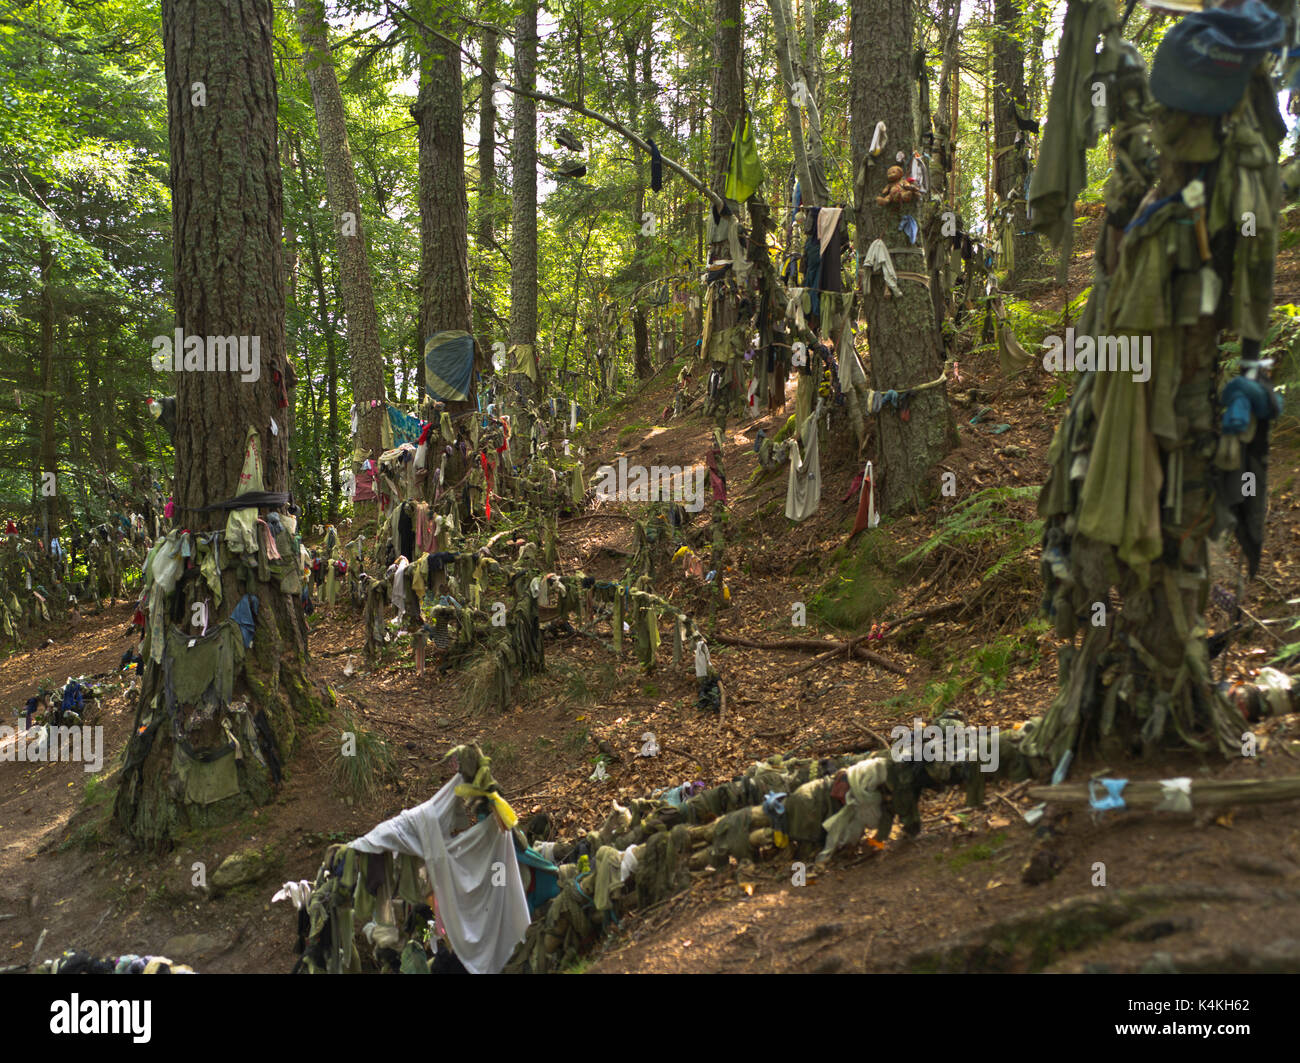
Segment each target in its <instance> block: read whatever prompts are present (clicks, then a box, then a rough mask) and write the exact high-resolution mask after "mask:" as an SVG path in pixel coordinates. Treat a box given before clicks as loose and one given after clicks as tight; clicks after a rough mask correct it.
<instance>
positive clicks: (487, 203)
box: [473, 29, 498, 360]
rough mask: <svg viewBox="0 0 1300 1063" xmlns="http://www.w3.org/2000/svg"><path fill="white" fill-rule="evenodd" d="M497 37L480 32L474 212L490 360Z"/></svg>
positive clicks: (481, 334) (478, 317)
mask: <svg viewBox="0 0 1300 1063" xmlns="http://www.w3.org/2000/svg"><path fill="white" fill-rule="evenodd" d="M497 48H498V42H497V35H496V31H495V30H488V29H485V30H484V31H483V47H482V55H483V62H482V67H483V73H482V76H481V77H480V78H479V101H478V108H479V109H478V207H477V210H476V218H475V221H476V222H477V226H476V227H477V233H476V238H475V242H476V245H477V246H476V248H475V250H476V251H477V252H478V298H476V299H475V300H473V303H474V334H475V335H476V336H477V337H478V345H479V352H480V355H481V357H483V358H484V359H485V360H489V359H490V357H491V355H490V352H491V351H492V332H493V329H492V322H491V318H490V316H489V314H488V311H489V310H490V309H491V301H490V300H489V298H488V293H489V292H490V291H491V290H492V272H493V270H492V258H491V256H492V255H493V253H494V250H493V249H494V248H495V246H496V212H497V203H496V196H497V166H496V149H497V105H496V99H495V96H494V94H493V92H492V86H493V85H494V84H496V80H497Z"/></svg>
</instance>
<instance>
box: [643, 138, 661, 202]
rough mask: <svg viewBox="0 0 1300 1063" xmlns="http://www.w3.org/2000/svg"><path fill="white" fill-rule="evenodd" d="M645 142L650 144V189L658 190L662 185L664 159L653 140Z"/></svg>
mask: <svg viewBox="0 0 1300 1063" xmlns="http://www.w3.org/2000/svg"><path fill="white" fill-rule="evenodd" d="M646 143H647V144H649V145H650V191H652V192H658V191H659V189H661V188H663V186H664V159H663V156H662V155H660V154H659V147H658V145H656V144H655V142H654V141H653V140H647V141H646Z"/></svg>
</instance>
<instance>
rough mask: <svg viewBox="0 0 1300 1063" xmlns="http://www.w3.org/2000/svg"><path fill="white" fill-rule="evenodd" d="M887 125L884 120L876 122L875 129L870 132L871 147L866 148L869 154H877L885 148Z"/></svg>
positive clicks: (887, 138)
mask: <svg viewBox="0 0 1300 1063" xmlns="http://www.w3.org/2000/svg"><path fill="white" fill-rule="evenodd" d="M887 133H888V127H887V126H886V125H885V123H884V122H877V123H876V128H875V131H874V132H873V133H872V134H871V147H870V148H868V149H867V153H868V154H870V155H879V154H880V153H881V152H882V151H884V150H885V144H887V143H888V141H889V137H888V135H887Z"/></svg>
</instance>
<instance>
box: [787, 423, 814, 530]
mask: <svg viewBox="0 0 1300 1063" xmlns="http://www.w3.org/2000/svg"><path fill="white" fill-rule="evenodd" d="M821 413H822V400H821V399H818V400H817V409H816V410H815V411H814V412H813V414H812V416H810V417H809V418H808V419H807V420H806V421H805V422H804V424H803V428H802V430H801V431H800V435H801V436H802V444H803V446H802V448H801V447H800V446H799V444H798V443H794V444H793V445H792V446H791V447H790V478H789V480H788V481H787V483H786V494H785V515H786V516H787V517H788V518H790V520H793V521H796V522H798V521H802V520H807V519H808V518H809V517H811V516H812V515H813V514H814V513H816V512H817V507H818V505H819V504H820V503H821V497H822V471H821V459H820V456H819V454H818V450H817V422H818V420H819V419H820V417H821ZM801 449H802V454H801V453H800V451H801Z"/></svg>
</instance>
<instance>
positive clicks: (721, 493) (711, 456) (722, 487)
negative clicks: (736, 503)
mask: <svg viewBox="0 0 1300 1063" xmlns="http://www.w3.org/2000/svg"><path fill="white" fill-rule="evenodd" d="M721 458H722V452H721V451H720V450H718V449H717V448H716V447H714V448H713V449H712V450H710V451H709V452H708V454H706V455H705V459H704V460H705V463H706V464H707V465H708V467H709V486H710V487H711V488H712V489H713V501H714V502H721V503H722V504H723V505H726V502H727V478H726V477H725V476H723V475H722V465H721V460H720V459H721Z"/></svg>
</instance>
